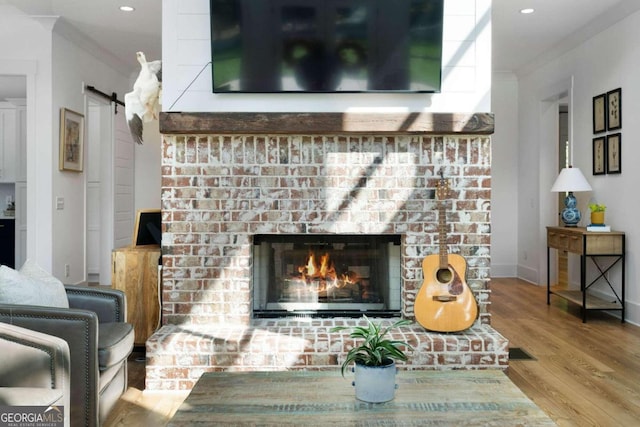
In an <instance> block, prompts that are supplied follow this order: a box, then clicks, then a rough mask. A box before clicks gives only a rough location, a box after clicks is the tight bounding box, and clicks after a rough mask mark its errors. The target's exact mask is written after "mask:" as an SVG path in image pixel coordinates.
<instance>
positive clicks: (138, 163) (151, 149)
mask: <svg viewBox="0 0 640 427" xmlns="http://www.w3.org/2000/svg"><path fill="white" fill-rule="evenodd" d="M142 138H143V140H144V143H143V144H142V145H136V146H135V178H134V179H135V207H134V208H135V210H136V211H138V210H140V209H160V195H161V191H160V189H161V186H162V171H161V164H162V135H160V126H159V123H158V121H153V122H150V123H145V124H144V131H143V134H142Z"/></svg>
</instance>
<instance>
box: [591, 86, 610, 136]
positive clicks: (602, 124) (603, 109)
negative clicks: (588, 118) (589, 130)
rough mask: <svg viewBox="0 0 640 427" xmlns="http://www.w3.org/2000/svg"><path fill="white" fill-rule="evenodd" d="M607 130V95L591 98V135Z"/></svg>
mask: <svg viewBox="0 0 640 427" xmlns="http://www.w3.org/2000/svg"><path fill="white" fill-rule="evenodd" d="M605 130H607V95H606V94H605V93H603V94H602V95H598V96H594V97H593V133H600V132H604V131H605Z"/></svg>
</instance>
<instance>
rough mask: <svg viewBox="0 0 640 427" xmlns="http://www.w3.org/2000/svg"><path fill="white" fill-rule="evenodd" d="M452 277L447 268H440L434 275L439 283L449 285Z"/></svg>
mask: <svg viewBox="0 0 640 427" xmlns="http://www.w3.org/2000/svg"><path fill="white" fill-rule="evenodd" d="M452 277H453V275H452V274H451V270H449V269H447V268H441V269H439V270H438V272H437V273H436V279H438V282H440V283H449V282H450V281H451V278H452Z"/></svg>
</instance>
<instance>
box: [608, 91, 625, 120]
mask: <svg viewBox="0 0 640 427" xmlns="http://www.w3.org/2000/svg"><path fill="white" fill-rule="evenodd" d="M620 128H622V89H621V88H618V89H614V90H612V91H609V92H607V130H617V129H620Z"/></svg>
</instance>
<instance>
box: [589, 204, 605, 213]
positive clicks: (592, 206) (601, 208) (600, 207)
mask: <svg viewBox="0 0 640 427" xmlns="http://www.w3.org/2000/svg"><path fill="white" fill-rule="evenodd" d="M589 209H590V210H591V212H604V211H606V210H607V207H606V206H605V205H603V204H601V203H590V204H589Z"/></svg>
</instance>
